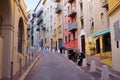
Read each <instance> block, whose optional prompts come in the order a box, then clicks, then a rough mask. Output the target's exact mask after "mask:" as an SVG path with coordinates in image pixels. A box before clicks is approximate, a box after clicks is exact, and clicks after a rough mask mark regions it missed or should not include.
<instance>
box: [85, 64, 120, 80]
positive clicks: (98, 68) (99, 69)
mask: <svg viewBox="0 0 120 80" xmlns="http://www.w3.org/2000/svg"><path fill="white" fill-rule="evenodd" d="M87 65H88V66H90V63H87ZM96 69H97V70H98V71H100V72H102V69H101V68H100V67H98V66H96ZM109 75H110V76H112V77H115V78H118V79H120V77H119V76H118V75H116V74H114V73H111V72H109Z"/></svg>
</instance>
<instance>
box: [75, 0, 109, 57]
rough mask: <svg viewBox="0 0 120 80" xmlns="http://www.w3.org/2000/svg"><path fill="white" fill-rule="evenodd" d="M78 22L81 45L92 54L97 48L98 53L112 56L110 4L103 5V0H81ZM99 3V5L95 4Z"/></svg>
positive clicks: (83, 49) (82, 49)
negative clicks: (108, 12)
mask: <svg viewBox="0 0 120 80" xmlns="http://www.w3.org/2000/svg"><path fill="white" fill-rule="evenodd" d="M77 3H78V5H79V9H78V10H80V11H79V13H78V16H79V17H78V18H79V19H77V21H78V24H79V26H80V28H79V47H80V48H81V51H85V52H86V54H88V55H90V54H91V50H93V49H95V51H96V52H95V53H96V54H101V55H106V56H107V57H111V37H110V27H109V25H108V22H109V19H108V16H107V11H108V6H105V5H103V4H102V3H103V2H102V0H101V1H99V0H80V1H79V2H77ZM95 5H97V6H95Z"/></svg>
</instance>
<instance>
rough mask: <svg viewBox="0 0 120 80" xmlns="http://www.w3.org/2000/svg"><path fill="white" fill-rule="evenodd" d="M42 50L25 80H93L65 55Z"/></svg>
mask: <svg viewBox="0 0 120 80" xmlns="http://www.w3.org/2000/svg"><path fill="white" fill-rule="evenodd" d="M41 52H42V53H41V56H40V58H39V60H38V61H37V63H36V64H35V66H34V67H33V69H32V70H31V72H30V73H29V74H28V76H27V77H26V79H25V80H92V78H90V76H88V75H87V74H86V73H85V72H83V71H82V70H80V69H79V68H77V67H76V65H74V64H73V63H72V62H70V61H69V60H68V59H67V58H65V57H64V56H63V55H61V54H57V53H53V52H49V51H41Z"/></svg>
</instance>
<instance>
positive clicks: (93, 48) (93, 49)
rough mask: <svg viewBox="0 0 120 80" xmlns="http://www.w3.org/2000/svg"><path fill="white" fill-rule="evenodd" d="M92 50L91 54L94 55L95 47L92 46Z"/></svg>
mask: <svg viewBox="0 0 120 80" xmlns="http://www.w3.org/2000/svg"><path fill="white" fill-rule="evenodd" d="M90 52H91V55H94V54H95V47H90Z"/></svg>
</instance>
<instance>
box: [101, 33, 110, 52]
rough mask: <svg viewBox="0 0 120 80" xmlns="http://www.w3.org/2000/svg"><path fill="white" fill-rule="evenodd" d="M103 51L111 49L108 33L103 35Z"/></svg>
mask: <svg viewBox="0 0 120 80" xmlns="http://www.w3.org/2000/svg"><path fill="white" fill-rule="evenodd" d="M102 41H103V52H109V51H111V38H110V33H107V34H104V35H103V40H102Z"/></svg>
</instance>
